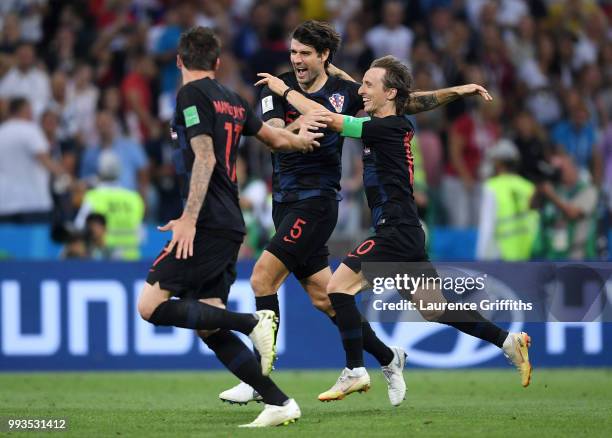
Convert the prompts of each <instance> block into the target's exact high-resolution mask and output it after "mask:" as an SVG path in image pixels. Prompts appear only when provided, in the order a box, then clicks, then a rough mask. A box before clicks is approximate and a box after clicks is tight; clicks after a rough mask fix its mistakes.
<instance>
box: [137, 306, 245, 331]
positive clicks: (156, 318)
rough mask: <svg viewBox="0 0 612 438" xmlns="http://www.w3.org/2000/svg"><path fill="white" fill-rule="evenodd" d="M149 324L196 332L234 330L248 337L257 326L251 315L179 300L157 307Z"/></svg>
mask: <svg viewBox="0 0 612 438" xmlns="http://www.w3.org/2000/svg"><path fill="white" fill-rule="evenodd" d="M149 322H150V323H152V324H155V325H163V326H174V327H182V328H188V329H197V330H214V329H227V330H236V331H239V332H241V333H244V334H245V335H248V334H249V333H251V332H252V331H253V328H254V327H255V326H256V325H257V318H255V316H254V315H252V314H251V313H237V312H230V311H229V310H225V309H221V308H219V307H215V306H211V305H209V304H206V303H202V302H200V301H196V300H182V299H179V300H168V301H164V302H163V303H161V304H160V305H159V306H157V308H156V309H155V311H154V312H153V314H152V315H151V317H150V318H149Z"/></svg>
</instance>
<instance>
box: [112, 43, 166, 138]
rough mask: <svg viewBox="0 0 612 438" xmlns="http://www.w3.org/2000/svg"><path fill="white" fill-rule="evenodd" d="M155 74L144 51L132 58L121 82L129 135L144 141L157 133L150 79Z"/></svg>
mask: <svg viewBox="0 0 612 438" xmlns="http://www.w3.org/2000/svg"><path fill="white" fill-rule="evenodd" d="M154 76H155V65H154V64H153V60H152V59H151V58H150V57H149V56H147V55H146V54H144V53H139V54H137V55H135V56H133V58H132V67H131V69H130V73H128V74H127V75H126V76H125V77H124V78H123V81H122V82H121V97H122V98H123V103H124V105H125V111H126V119H127V123H128V131H129V136H130V137H132V138H134V139H136V140H137V141H139V142H145V141H147V140H149V139H150V138H152V137H157V136H158V135H159V126H158V123H159V122H158V120H157V119H156V118H155V117H153V112H152V111H151V110H152V108H153V93H152V91H151V80H152V79H153V77H154Z"/></svg>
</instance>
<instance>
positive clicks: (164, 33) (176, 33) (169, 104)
mask: <svg viewBox="0 0 612 438" xmlns="http://www.w3.org/2000/svg"><path fill="white" fill-rule="evenodd" d="M164 18H165V25H164V26H163V27H162V29H161V31H160V35H159V38H158V39H157V41H156V43H155V47H154V48H153V54H154V55H155V60H156V61H157V63H158V65H159V70H160V103H159V107H160V117H161V118H162V120H170V118H171V117H172V111H173V110H174V97H175V94H176V90H178V89H179V88H180V85H181V84H180V81H181V76H180V72H179V69H178V68H177V67H176V48H177V47H178V42H179V38H180V36H181V32H183V31H184V30H186V29H189V28H190V27H192V26H193V25H194V23H195V11H194V8H193V4H192V3H191V2H181V3H179V4H178V5H176V7H174V8H171V9H169V10H168V11H167V12H166V15H165V17H164Z"/></svg>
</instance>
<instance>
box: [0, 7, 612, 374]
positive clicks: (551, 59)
mask: <svg viewBox="0 0 612 438" xmlns="http://www.w3.org/2000/svg"><path fill="white" fill-rule="evenodd" d="M402 6H403V8H402ZM611 14H612V7H611V6H610V4H609V3H608V2H605V1H600V2H596V1H588V0H585V1H572V0H567V1H554V0H548V1H546V0H534V1H523V0H502V1H499V2H487V1H484V0H473V1H467V0H466V1H463V2H461V1H451V0H420V1H419V0H404V1H403V2H399V3H398V2H395V3H389V4H387V5H385V6H384V7H383V5H382V2H379V1H363V2H361V1H359V0H344V1H343V0H327V1H325V0H320V1H305V0H304V1H301V2H300V1H291V0H269V1H253V0H240V1H232V0H225V1H224V0H205V1H195V2H178V1H177V2H172V1H163V0H140V1H122V0H90V1H46V0H7V1H3V2H2V3H1V4H0V30H1V31H0V118H1V120H2V124H1V125H0V132H3V133H6V132H8V131H6V130H5V131H3V129H7V128H11V126H10V124H11V123H14V120H11V118H10V117H9V116H8V110H9V102H10V100H11V99H13V98H15V97H20V96H23V97H25V98H27V99H28V100H29V102H30V103H31V107H32V112H33V120H34V123H35V124H34V125H29V126H28V128H27V129H29V130H31V132H34V134H33V135H41V134H40V132H41V131H40V129H42V135H44V137H45V138H46V141H43V142H42V144H43V146H41V148H42V149H36V150H37V152H39V153H42V154H43V155H45V154H47V155H48V156H49V161H47V162H46V163H47V167H43V166H42V164H41V163H40V162H39V161H37V160H36V159H34V158H32V154H30V158H29V159H20V160H13V159H12V157H13V155H12V154H14V153H20V154H23V149H25V148H27V147H29V146H26V145H24V146H23V147H21V146H19V145H18V146H16V145H15V144H14V143H13V138H12V137H11V135H2V134H0V162H1V163H0V169H3V170H1V171H0V258H1V259H3V261H1V262H0V292H1V294H0V298H1V299H0V311H1V313H0V317H1V324H0V332H1V333H0V334H1V336H0V344H1V347H2V348H1V352H0V355H1V356H0V357H1V360H0V370H65V369H71V370H89V369H160V368H161V369H177V368H192V369H201V368H215V367H218V364H217V362H216V360H214V359H213V358H211V357H206V356H208V355H210V352H209V351H207V350H205V349H204V347H202V346H201V345H200V344H199V343H198V342H197V340H196V338H195V337H194V336H193V335H192V334H191V333H190V332H188V331H184V330H180V329H172V330H170V329H168V330H166V329H154V328H153V327H152V326H150V325H148V324H147V323H145V322H143V321H142V320H140V318H138V317H137V314H136V311H135V299H136V296H137V293H138V291H139V289H140V285H141V282H142V281H143V277H144V275H145V273H146V272H147V271H146V270H147V267H148V264H149V263H150V261H151V260H152V259H153V258H154V257H155V256H156V255H157V253H158V252H159V250H160V249H161V247H162V246H163V244H164V243H165V241H166V239H168V236H167V235H163V234H162V233H159V232H157V231H156V229H155V226H156V225H158V224H162V223H165V222H166V221H168V220H169V219H172V218H176V217H178V216H179V215H180V212H181V210H180V204H179V198H178V187H177V184H176V179H175V177H174V172H173V167H172V163H171V145H170V138H169V129H168V122H169V120H170V118H171V117H172V114H173V104H174V96H175V93H176V90H177V87H178V84H179V80H180V76H179V72H178V70H177V69H176V67H175V49H176V45H177V41H178V37H179V35H180V32H181V30H182V29H185V28H188V27H190V26H193V25H204V26H211V27H213V28H215V29H216V30H217V32H218V33H219V35H220V36H221V38H222V41H223V46H224V51H223V54H222V57H221V68H220V71H219V72H218V79H219V81H221V82H222V83H224V84H225V85H228V86H230V87H231V88H233V89H235V90H236V91H238V92H239V93H240V94H242V95H243V96H244V97H245V98H247V99H248V101H249V102H250V104H251V105H252V106H253V107H255V108H258V107H259V104H258V100H257V94H258V90H256V89H255V88H254V87H253V86H252V84H253V83H254V82H255V74H256V73H257V72H262V71H265V72H271V73H281V72H283V71H286V70H287V69H288V68H289V66H288V36H289V34H290V32H291V30H292V29H293V28H294V27H295V26H296V25H298V24H299V23H300V22H301V21H302V20H304V19H310V18H317V19H324V20H328V21H331V22H333V23H334V25H335V27H336V29H337V30H338V31H339V32H340V33H341V35H342V37H343V44H342V47H341V49H340V51H339V53H337V54H336V56H335V57H334V60H333V61H334V63H335V64H336V65H337V66H339V67H340V68H342V69H344V70H345V71H347V72H348V73H349V74H351V75H352V76H353V77H354V78H355V79H357V80H359V79H360V77H361V75H362V74H363V72H364V71H365V70H366V69H367V67H368V65H369V63H370V62H371V61H372V60H373V59H374V58H375V57H379V56H383V55H387V54H392V55H395V56H397V57H398V58H400V59H401V60H403V61H404V62H406V63H407V64H408V65H410V67H411V68H412V72H413V75H414V79H415V84H414V87H415V89H419V90H430V89H436V88H443V87H448V86H453V85H457V84H462V83H469V82H476V83H479V84H482V85H484V86H485V87H486V88H487V89H488V90H490V91H491V92H492V93H493V94H494V97H495V101H494V103H492V104H489V105H481V104H480V103H479V101H478V99H476V98H470V99H467V100H462V101H457V102H454V103H453V104H451V105H449V106H448V107H445V108H443V109H438V110H434V111H431V112H428V113H424V114H420V115H417V116H416V117H414V118H413V121H414V122H415V125H416V127H417V135H416V137H415V140H414V141H413V148H414V151H415V155H416V163H415V165H416V178H415V179H416V183H415V198H416V200H417V203H418V205H419V207H420V211H421V214H422V219H423V221H424V223H425V224H426V226H427V230H428V236H429V242H428V245H429V251H430V254H431V256H432V258H433V259H435V260H463V261H466V260H475V259H476V258H477V256H478V254H477V251H476V247H477V239H478V237H477V235H478V223H479V220H480V217H479V208H480V202H481V199H480V196H479V194H480V189H481V187H482V184H483V182H484V181H485V178H487V177H488V176H489V175H490V174H488V173H487V169H488V170H489V171H490V168H491V165H490V160H489V159H488V157H487V149H489V148H492V147H493V146H494V145H495V144H496V143H497V142H498V141H499V140H500V139H509V140H511V141H513V142H514V144H515V145H516V147H517V148H518V150H519V151H520V154H521V161H520V166H519V172H520V173H521V174H522V175H524V176H525V177H526V178H528V179H530V180H532V181H533V182H534V183H536V184H538V186H539V187H542V186H544V185H546V186H548V187H552V190H553V191H554V192H555V193H557V195H558V196H560V197H564V199H567V200H568V202H574V203H575V204H573V205H577V206H578V207H579V208H581V209H583V216H582V218H581V219H580V220H579V221H578V222H579V223H571V221H569V220H568V219H567V218H566V216H565V215H564V214H563V213H562V212H561V211H560V209H559V208H556V207H554V206H553V205H552V204H551V203H549V204H548V206H547V207H543V208H542V209H541V211H540V214H541V219H542V222H541V229H540V233H539V237H538V239H539V240H538V242H539V245H536V249H534V253H533V258H534V259H537V260H547V259H553V258H554V259H559V258H562V259H574V260H582V259H589V260H600V261H601V260H603V261H606V260H610V256H609V254H610V251H609V248H610V241H611V240H612V239H610V237H611V235H610V231H609V220H610V211H611V207H612V67H611V66H612V42H611V38H612V32H611V29H610V26H609V21H610V19H611V18H612V17H611ZM11 132H13V131H11ZM103 139H107V141H108V142H109V143H112V145H113V146H112V149H113V150H114V152H115V153H116V154H117V155H118V156H119V157H120V159H121V163H122V165H121V178H120V181H121V184H122V185H123V186H124V187H126V188H129V189H131V190H134V191H137V192H139V193H140V194H141V195H142V197H143V200H144V202H145V205H146V215H145V219H144V221H143V224H142V228H141V229H140V230H139V231H138V232H137V235H138V236H139V238H140V239H141V245H140V252H141V254H140V261H136V262H125V261H121V260H119V261H116V260H113V261H108V260H99V259H104V258H107V257H108V256H109V254H108V253H107V252H104V251H99V250H93V251H92V250H91V248H90V247H89V246H88V245H87V242H86V236H85V235H83V233H81V232H80V231H79V230H78V229H76V228H75V227H74V224H73V221H74V219H75V217H76V216H77V213H78V211H79V208H80V204H81V202H82V199H83V196H84V193H85V191H86V190H87V188H88V187H91V186H92V185H94V184H95V172H96V169H97V167H98V159H99V147H100V143H101V142H103V141H102V140H103ZM109 139H110V140H109ZM39 146H40V145H39ZM462 146H463V147H464V150H467V151H469V152H468V153H466V155H463V154H462V153H461V147H462ZM19 148H21V149H22V150H21V151H20V152H15V150H16V149H19ZM457 151H459V152H457ZM455 152H457V153H455ZM360 153H361V152H360V144H359V143H357V142H354V141H348V140H347V141H346V142H345V146H344V153H343V180H342V195H343V198H344V199H343V201H342V203H341V205H340V215H339V221H338V226H337V228H336V231H335V233H334V235H333V237H332V240H331V242H330V250H331V253H332V255H333V256H334V258H335V259H338V258H341V257H342V256H343V254H345V253H346V251H347V250H348V249H350V248H351V245H352V244H354V243H355V242H357V241H359V240H360V239H361V238H363V237H364V236H365V235H367V233H368V229H369V225H370V218H369V214H368V211H367V206H366V204H365V197H364V194H363V190H362V188H361V162H360V160H361V155H360ZM560 162H562V163H563V165H562V166H560V165H559V163H560ZM546 164H548V165H549V166H548V167H546ZM463 166H465V167H466V168H467V172H466V173H465V174H464V176H463V177H459V173H458V172H457V169H458V168H460V167H463ZM559 166H560V167H559ZM15 167H16V168H15ZM542 167H543V168H548V169H549V170H550V168H552V169H553V170H552V171H551V172H550V173H546V172H543V171H541V168H542ZM555 168H559V169H560V170H558V171H555V170H554V169H555ZM49 169H50V170H49ZM9 170H11V171H12V173H10V174H11V175H12V174H13V173H14V174H19V175H22V176H23V175H26V176H27V177H26V178H23V177H22V178H21V181H22V182H20V183H19V184H16V183H15V180H14V179H11V178H7V177H6V175H8V174H9V172H8V171H9ZM564 172H565V173H564ZM3 173H4V176H3V175H2V174H3ZM564 175H565V176H567V175H569V176H568V178H569V179H570V180H571V179H572V178H571V176H572V175H574V176H575V178H574V179H573V180H572V181H573V183H572V186H571V187H570V186H567V185H565V186H564V185H563V184H562V183H561V182H560V181H564ZM238 178H239V183H240V185H241V199H242V201H241V202H242V206H243V209H244V215H245V219H246V221H247V227H248V235H247V238H246V239H245V243H244V245H243V248H242V250H241V253H240V257H241V263H240V265H239V278H238V281H237V282H236V284H235V286H234V287H233V289H232V295H231V299H232V306H234V308H237V309H240V310H242V311H249V310H252V309H253V308H254V303H253V300H252V298H251V292H250V287H249V284H248V277H249V274H250V272H251V269H252V266H253V261H254V260H255V259H256V257H257V256H258V254H259V253H260V252H261V250H262V248H263V247H264V246H265V243H266V240H267V238H268V237H269V235H270V233H271V232H272V229H271V227H272V221H271V207H270V203H271V200H270V185H271V184H270V178H271V164H270V158H269V153H268V152H267V150H266V149H265V148H264V147H263V146H262V145H261V144H258V143H257V142H256V141H253V140H251V139H244V140H243V144H242V145H241V156H240V161H239V166H238ZM40 181H42V184H43V186H42V192H41V190H40V187H35V186H36V185H37V184H38V185H40V184H39V183H40ZM7 187H10V190H6V188H7ZM37 188H38V189H39V190H38V193H39V195H38V196H36V197H35V198H36V199H34V201H32V202H33V203H34V204H29V205H28V207H27V208H25V207H23V206H22V205H23V202H22V201H23V199H26V198H29V197H30V196H29V194H31V193H33V191H34V190H36V189H37ZM9 206H10V207H9ZM570 228H571V229H573V230H575V229H578V228H580V229H582V230H584V233H575V232H572V233H569V234H571V237H569V239H570V241H569V242H568V243H567V244H571V245H572V246H573V247H575V249H576V251H575V252H573V251H572V252H570V251H566V250H563V249H562V250H559V251H554V250H551V245H550V243H551V242H552V239H554V236H558V235H566V237H567V235H568V234H567V233H566V231H567V230H569V229H570ZM578 235H580V238H581V239H582V240H580V241H579V239H578ZM551 236H552V237H551ZM547 239H548V240H547ZM571 239H576V241H572V240H571ZM543 242H548V245H547V244H545V243H543ZM110 258H114V257H112V256H111V257H110ZM119 258H121V257H119ZM67 259H78V260H76V261H73V260H70V261H67ZM86 259H96V260H95V261H88V260H86ZM334 266H335V265H334ZM281 299H282V315H283V324H281V332H280V333H281V334H280V336H281V338H280V341H279V349H280V361H279V367H281V368H337V367H339V366H340V364H341V357H342V356H341V349H340V343H339V342H336V340H337V339H336V336H337V335H336V334H335V332H334V330H335V329H334V328H333V327H332V326H331V325H330V324H329V323H328V322H327V318H325V317H324V316H323V315H321V314H318V313H317V311H316V310H314V309H312V308H311V306H310V304H309V302H308V299H307V297H306V296H305V294H304V293H303V291H302V290H301V288H300V287H299V284H298V283H297V282H296V281H295V279H293V278H290V279H289V280H288V281H287V283H286V284H285V285H284V287H283V289H282V291H281ZM375 326H376V328H377V330H378V332H379V333H381V334H382V335H381V336H382V338H383V340H386V341H388V342H390V343H391V344H395V345H403V346H404V347H406V349H407V350H408V351H409V354H410V356H411V358H412V362H413V364H414V365H416V366H423V367H455V366H503V365H504V364H505V361H504V359H503V358H502V356H501V354H500V352H499V351H498V350H496V349H495V350H491V349H489V348H487V347H484V346H482V345H480V343H478V342H476V341H475V340H468V339H467V338H465V337H463V336H458V335H457V334H456V333H455V332H454V331H452V330H449V329H447V328H444V327H441V326H435V325H430V324H398V325H395V326H385V327H383V326H380V325H375ZM517 328H518V327H517ZM529 328H530V333H531V336H532V337H533V338H534V339H537V340H538V342H535V343H534V348H533V361H534V363H535V364H536V366H541V365H545V366H568V365H569V366H577V365H580V366H591V365H592V366H610V365H612V329H611V328H610V327H609V325H607V324H601V323H592V324H588V325H581V324H566V325H563V324H535V325H533V326H531V327H529ZM321 339H330V340H331V341H330V342H327V343H321V342H320V340H321ZM292 340H293V341H297V340H299V342H298V343H297V344H296V343H295V342H293V343H292V342H291V341H292Z"/></svg>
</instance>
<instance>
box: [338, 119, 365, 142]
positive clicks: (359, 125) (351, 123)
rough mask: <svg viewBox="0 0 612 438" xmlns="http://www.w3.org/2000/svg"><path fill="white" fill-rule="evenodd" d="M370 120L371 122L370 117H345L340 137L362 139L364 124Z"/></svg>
mask: <svg viewBox="0 0 612 438" xmlns="http://www.w3.org/2000/svg"><path fill="white" fill-rule="evenodd" d="M368 120H370V117H352V116H344V117H343V119H342V132H341V133H340V135H342V136H343V137H353V138H361V131H363V124H364V122H367V121H368Z"/></svg>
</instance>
